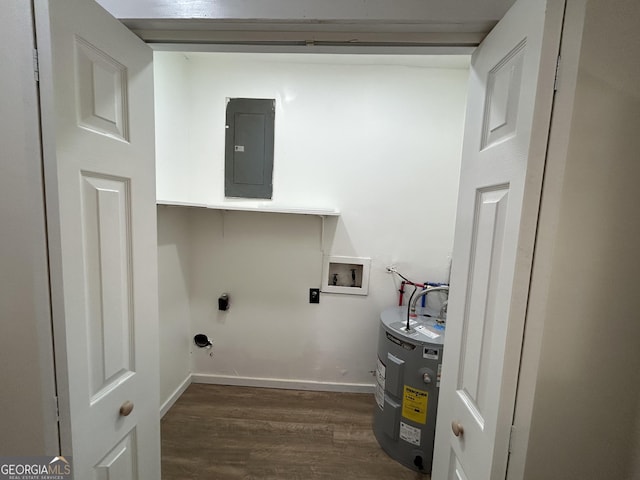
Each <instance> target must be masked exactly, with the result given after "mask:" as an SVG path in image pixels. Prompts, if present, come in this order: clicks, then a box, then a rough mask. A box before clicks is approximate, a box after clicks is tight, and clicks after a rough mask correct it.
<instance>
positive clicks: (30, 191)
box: [0, 0, 60, 456]
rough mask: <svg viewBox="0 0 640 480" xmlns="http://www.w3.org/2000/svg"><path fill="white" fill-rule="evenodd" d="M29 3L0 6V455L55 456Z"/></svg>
mask: <svg viewBox="0 0 640 480" xmlns="http://www.w3.org/2000/svg"><path fill="white" fill-rule="evenodd" d="M32 48H33V29H32V12H31V4H30V3H29V2H23V1H21V0H9V1H6V2H2V3H0V64H1V65H11V68H4V69H3V72H2V75H0V96H1V99H0V105H2V107H1V112H2V114H1V115H0V145H2V157H1V158H0V225H2V235H1V237H2V240H1V241H0V365H1V366H0V385H2V394H0V428H1V433H0V455H3V456H9V455H57V454H58V453H59V448H60V447H59V445H58V428H57V423H56V419H55V404H54V397H55V377H54V368H53V351H52V349H53V342H52V338H51V312H50V308H49V272H48V266H47V244H46V230H45V211H44V198H43V185H42V160H41V155H40V129H39V118H38V91H37V84H36V82H35V80H34V76H33V63H32V62H33V60H32Z"/></svg>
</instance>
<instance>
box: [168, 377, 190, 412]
mask: <svg viewBox="0 0 640 480" xmlns="http://www.w3.org/2000/svg"><path fill="white" fill-rule="evenodd" d="M192 381H193V380H192V375H187V378H185V379H184V382H182V383H181V384H180V385H179V386H178V388H176V389H175V390H174V392H173V393H172V394H171V395H170V396H169V398H168V399H167V400H166V402H164V403H163V404H162V406H161V407H160V418H162V417H164V416H165V415H166V413H167V412H168V411H169V409H170V408H171V407H173V404H174V403H176V400H178V398H180V395H182V394H183V393H184V391H185V390H186V389H187V388H188V387H189V385H191V382H192Z"/></svg>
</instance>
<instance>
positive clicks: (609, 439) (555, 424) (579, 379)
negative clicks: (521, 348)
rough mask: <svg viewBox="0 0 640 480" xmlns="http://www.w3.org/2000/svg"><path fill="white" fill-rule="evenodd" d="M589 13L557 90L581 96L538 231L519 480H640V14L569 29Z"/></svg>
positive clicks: (632, 7)
mask: <svg viewBox="0 0 640 480" xmlns="http://www.w3.org/2000/svg"><path fill="white" fill-rule="evenodd" d="M581 4H582V7H584V4H586V11H585V23H584V29H583V31H582V45H581V48H580V49H579V50H578V52H577V53H576V56H578V55H579V57H578V59H577V60H578V62H577V63H578V67H577V74H576V80H575V81H576V89H575V92H573V91H572V90H571V89H570V90H568V91H567V90H563V86H562V84H561V87H560V89H559V91H558V99H560V98H564V97H566V96H567V95H573V94H575V96H574V98H573V99H571V102H568V103H569V104H571V105H572V106H571V110H570V111H569V112H567V113H568V114H569V116H570V119H571V123H570V125H569V128H567V129H564V130H561V131H560V132H559V133H560V134H562V135H564V137H565V139H566V142H567V146H566V148H567V155H566V161H565V158H564V157H563V156H562V155H560V156H559V157H557V156H553V155H551V154H550V157H549V162H550V164H549V165H548V169H547V171H548V172H549V173H550V174H551V172H554V173H556V174H560V175H561V178H560V182H561V184H560V185H559V186H556V185H555V184H556V183H557V182H558V180H557V177H556V178H553V177H552V178H551V179H550V183H551V184H552V185H554V187H553V189H546V192H545V194H544V195H543V203H542V210H541V222H540V226H539V236H542V238H544V243H545V245H548V246H551V247H552V248H548V249H546V251H545V252H543V255H541V256H540V257H539V253H540V252H539V251H537V252H536V265H538V266H540V265H542V264H546V265H547V266H546V267H544V268H542V267H541V268H538V269H537V270H536V268H537V267H536V268H534V276H533V280H532V302H536V300H541V299H543V300H544V303H540V304H538V303H534V304H532V305H531V306H530V312H531V311H534V312H535V315H533V316H532V315H529V317H530V318H529V319H528V320H527V322H528V323H529V322H530V323H532V324H534V325H536V324H537V326H534V327H532V328H534V329H539V328H542V329H543V332H542V342H541V349H540V352H539V365H538V368H537V373H536V376H535V378H534V379H530V378H528V379H526V381H528V382H531V383H535V396H534V401H533V406H532V413H531V426H530V434H529V439H528V451H527V453H526V456H527V458H526V468H525V470H524V477H521V478H525V479H531V480H537V479H541V478H544V479H549V480H555V479H558V480H573V479H576V480H577V479H584V478H593V479H605V478H606V479H609V478H611V479H614V478H615V479H625V480H629V479H639V478H640V469H639V467H640V462H639V461H638V460H639V457H640V453H639V452H640V449H639V446H640V384H639V383H638V371H640V349H639V348H638V339H639V338H640V316H639V314H638V312H639V311H640V297H639V296H638V294H637V292H638V288H639V287H640V281H639V278H640V262H639V261H638V246H639V245H640V215H639V214H638V203H639V202H640V189H638V179H640V164H639V163H638V152H639V151H640V136H638V128H639V127H640V87H639V84H638V78H640V64H639V63H638V62H637V59H638V58H639V57H640V34H639V33H638V29H637V26H638V25H639V24H640V5H639V4H638V3H637V2H636V1H634V0H624V1H620V2H614V3H612V2H608V1H606V0H589V1H587V2H584V1H582V0H574V1H570V2H569V10H568V15H569V14H570V16H568V17H567V18H568V19H569V20H570V23H571V22H572V21H573V20H574V19H577V16H576V15H574V14H573V13H572V12H576V11H579V10H580V5H581ZM574 7H575V8H576V9H577V10H574V9H573V8H574ZM565 40H569V41H571V40H572V39H571V37H568V38H567V39H563V44H564V43H565ZM566 60H568V61H569V62H571V63H573V59H571V58H566V57H563V62H565V61H566ZM561 75H562V74H561ZM565 100H566V99H565ZM565 100H563V101H562V103H561V105H562V106H564V105H566V104H567V102H566V101H565ZM554 137H555V134H554V130H553V128H552V138H554ZM547 185H548V182H547V180H545V188H546V187H547ZM554 212H557V223H556V220H555V218H556V215H554ZM536 272H543V273H542V274H541V275H537V274H536ZM543 289H544V290H545V293H544V294H542V295H538V294H535V292H537V291H541V290H543ZM527 328H529V327H527ZM526 345H527V340H525V350H526ZM523 433H526V432H523ZM517 437H518V433H517V432H516V438H517Z"/></svg>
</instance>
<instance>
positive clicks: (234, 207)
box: [156, 200, 340, 217]
mask: <svg viewBox="0 0 640 480" xmlns="http://www.w3.org/2000/svg"><path fill="white" fill-rule="evenodd" d="M156 203H157V204H158V205H168V206H172V207H192V208H208V209H211V210H230V211H241V212H265V213H292V214H296V215H319V216H322V217H335V216H339V215H340V212H339V211H338V210H337V209H335V208H301V207H287V206H276V205H265V204H246V205H243V204H238V203H221V204H215V205H207V204H204V203H189V202H174V201H172V200H157V201H156Z"/></svg>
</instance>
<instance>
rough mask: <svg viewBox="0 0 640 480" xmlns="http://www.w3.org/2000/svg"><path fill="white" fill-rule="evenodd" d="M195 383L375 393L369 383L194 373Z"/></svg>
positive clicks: (372, 385) (192, 378) (192, 379)
mask: <svg viewBox="0 0 640 480" xmlns="http://www.w3.org/2000/svg"><path fill="white" fill-rule="evenodd" d="M191 381H192V382H193V383H208V384H212V385H236V386H241V387H261V388H283V389H287V390H312V391H317V392H347V393H373V391H374V384H373V383H371V384H368V383H332V382H315V381H310V380H285V379H280V378H254V377H229V376H225V375H211V374H204V373H194V374H192V375H191Z"/></svg>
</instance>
